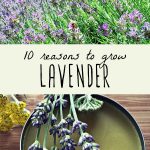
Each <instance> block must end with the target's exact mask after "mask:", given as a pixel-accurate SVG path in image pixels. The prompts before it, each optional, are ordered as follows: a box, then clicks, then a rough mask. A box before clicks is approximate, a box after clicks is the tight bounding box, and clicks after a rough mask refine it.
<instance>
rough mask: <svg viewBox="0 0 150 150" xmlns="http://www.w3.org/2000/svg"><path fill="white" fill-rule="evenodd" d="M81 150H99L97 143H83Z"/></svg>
mask: <svg viewBox="0 0 150 150" xmlns="http://www.w3.org/2000/svg"><path fill="white" fill-rule="evenodd" d="M82 149H83V150H91V149H94V150H99V145H98V144H97V143H88V142H85V143H84V144H83V146H82Z"/></svg>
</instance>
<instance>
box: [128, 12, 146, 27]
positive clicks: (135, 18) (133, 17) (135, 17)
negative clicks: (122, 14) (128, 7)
mask: <svg viewBox="0 0 150 150" xmlns="http://www.w3.org/2000/svg"><path fill="white" fill-rule="evenodd" d="M128 16H129V19H130V21H131V22H132V23H135V24H136V23H140V22H141V21H142V18H143V15H142V14H141V13H140V12H139V11H138V10H134V11H133V12H131V13H130V14H129V15H128Z"/></svg>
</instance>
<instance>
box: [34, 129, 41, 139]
mask: <svg viewBox="0 0 150 150" xmlns="http://www.w3.org/2000/svg"><path fill="white" fill-rule="evenodd" d="M40 131H41V127H39V128H38V130H37V134H36V138H35V140H36V141H39V137H40Z"/></svg>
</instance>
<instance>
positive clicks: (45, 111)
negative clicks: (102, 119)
mask: <svg viewBox="0 0 150 150" xmlns="http://www.w3.org/2000/svg"><path fill="white" fill-rule="evenodd" d="M67 104H68V105H69V104H70V109H69V112H68V114H67V115H64V114H65V113H64V112H65V109H66V106H67ZM102 104H103V102H102V101H100V100H98V99H96V98H93V97H92V96H91V95H84V96H79V97H76V95H69V98H67V99H65V95H46V96H45V98H44V100H43V101H42V102H41V103H39V104H38V105H37V107H36V108H35V110H34V112H33V114H32V116H31V121H32V125H33V126H34V127H35V128H37V135H36V139H35V142H34V143H33V144H32V145H31V146H29V148H28V150H48V148H47V139H48V134H50V135H51V137H52V138H51V139H53V145H51V150H57V149H60V150H75V149H76V148H77V146H81V149H82V150H99V149H100V146H99V144H97V143H95V140H94V138H93V136H92V135H90V134H89V133H87V132H86V129H87V127H88V125H87V124H86V123H84V122H82V121H81V120H79V119H78V116H77V112H76V109H78V110H80V111H94V110H97V109H99V108H101V106H102ZM87 106H88V107H87ZM43 124H46V127H45V131H44V140H43V143H42V144H41V143H40V141H39V137H40V130H41V127H42V125H43ZM76 132H77V134H79V140H78V142H77V143H75V141H74V139H73V135H74V134H75V133H76ZM57 140H58V141H59V143H60V145H59V146H58V145H57V144H56V142H57Z"/></svg>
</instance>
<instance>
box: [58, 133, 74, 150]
mask: <svg viewBox="0 0 150 150" xmlns="http://www.w3.org/2000/svg"><path fill="white" fill-rule="evenodd" d="M60 144H61V145H62V148H61V150H75V146H76V144H75V142H74V140H73V139H71V137H70V135H65V136H64V137H63V139H61V140H60Z"/></svg>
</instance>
